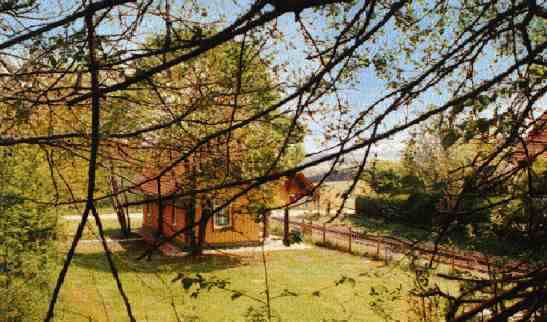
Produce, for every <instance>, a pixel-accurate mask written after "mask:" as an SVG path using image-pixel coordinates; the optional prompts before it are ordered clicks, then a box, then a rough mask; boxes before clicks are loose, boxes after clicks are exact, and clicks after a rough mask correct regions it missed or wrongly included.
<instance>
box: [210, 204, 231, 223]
mask: <svg viewBox="0 0 547 322" xmlns="http://www.w3.org/2000/svg"><path fill="white" fill-rule="evenodd" d="M216 205H217V203H216V202H215V203H213V209H215V208H217V206H216ZM221 211H222V216H224V217H225V218H227V220H228V223H227V224H225V225H218V224H217V220H218V218H219V214H221V212H216V213H215V214H214V215H213V229H214V230H223V229H230V228H232V226H233V220H232V205H228V206H226V207H224V208H223V209H222V210H221Z"/></svg>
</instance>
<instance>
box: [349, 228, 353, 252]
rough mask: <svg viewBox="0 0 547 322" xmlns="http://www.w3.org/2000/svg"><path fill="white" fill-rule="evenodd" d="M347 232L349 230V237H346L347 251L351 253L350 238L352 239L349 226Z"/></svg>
mask: <svg viewBox="0 0 547 322" xmlns="http://www.w3.org/2000/svg"><path fill="white" fill-rule="evenodd" d="M348 232H349V237H348V251H349V252H350V253H351V239H352V236H351V226H348Z"/></svg>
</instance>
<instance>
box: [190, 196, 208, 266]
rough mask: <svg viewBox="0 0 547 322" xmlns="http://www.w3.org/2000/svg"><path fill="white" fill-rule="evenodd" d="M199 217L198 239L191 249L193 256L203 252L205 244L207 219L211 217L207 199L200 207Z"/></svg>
mask: <svg viewBox="0 0 547 322" xmlns="http://www.w3.org/2000/svg"><path fill="white" fill-rule="evenodd" d="M201 209H202V210H201V219H200V222H199V231H198V241H197V245H196V247H195V248H194V249H193V251H192V254H193V255H195V256H198V255H201V254H202V253H203V246H204V245H205V240H206V238H205V237H206V236H207V224H208V223H209V220H211V217H213V214H212V210H213V207H212V204H211V202H210V201H209V200H207V201H206V203H205V204H204V205H202V208H201Z"/></svg>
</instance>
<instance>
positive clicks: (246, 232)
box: [138, 167, 313, 248]
mask: <svg viewBox="0 0 547 322" xmlns="http://www.w3.org/2000/svg"><path fill="white" fill-rule="evenodd" d="M186 171H189V169H188V167H176V168H175V169H174V170H173V171H170V172H168V173H166V174H164V175H163V176H162V177H161V180H157V179H153V178H155V177H156V176H157V173H158V171H150V170H148V171H145V173H144V174H143V175H142V176H141V177H140V178H139V179H138V180H139V181H140V182H145V181H147V182H146V183H144V184H142V185H141V186H140V188H139V189H140V192H141V193H142V194H143V195H144V196H145V198H147V199H150V200H151V201H150V202H147V203H145V204H144V206H143V224H142V228H141V231H140V234H141V235H142V236H143V238H144V239H145V240H146V241H148V242H153V241H155V240H156V239H157V237H158V236H160V235H163V236H167V237H169V236H172V235H173V234H174V233H175V232H176V231H179V230H181V229H183V228H184V227H186V226H187V225H189V224H190V223H191V222H192V219H191V214H192V213H193V214H194V221H193V222H194V223H196V222H199V221H200V219H201V218H202V216H203V215H204V214H206V213H207V212H211V211H212V209H215V208H218V207H219V206H220V205H222V204H223V203H224V202H225V200H223V199H222V196H221V194H218V193H217V196H216V197H214V196H213V197H211V196H200V197H197V198H193V200H194V201H192V198H189V197H179V198H172V197H170V196H171V195H173V194H174V193H176V192H178V191H181V188H182V187H184V186H188V184H189V183H188V175H187V173H186ZM151 179H153V180H151ZM280 186H281V187H282V188H281V191H280V192H279V194H280V196H279V197H280V198H278V199H280V200H282V201H284V202H285V203H289V202H295V201H297V200H299V199H304V198H306V197H307V196H308V195H313V193H312V190H313V189H312V188H313V184H312V183H311V181H309V180H308V179H307V178H306V177H305V176H304V175H303V174H301V173H298V174H296V175H295V176H293V177H291V178H288V179H285V182H284V183H283V184H282V185H280ZM192 203H194V206H192ZM251 203H252V201H251V200H250V199H249V198H248V197H240V198H239V199H237V200H235V201H234V202H232V204H230V206H229V207H226V208H224V209H222V210H221V211H219V212H217V213H215V214H214V215H213V216H212V217H211V218H210V219H209V220H208V221H207V224H206V225H205V226H204V227H202V231H203V236H200V227H198V226H196V227H194V229H193V233H192V232H190V231H189V232H187V233H184V234H180V235H178V236H177V237H175V238H174V241H175V243H176V244H177V245H179V246H182V247H183V248H184V247H190V246H191V245H195V243H197V244H198V245H200V244H201V246H203V247H227V246H240V245H258V244H259V243H261V242H262V240H263V238H264V237H267V236H268V229H267V222H268V221H267V217H264V218H263V219H264V220H260V218H261V217H260V216H259V214H256V213H252V212H251V211H250V209H253V208H252V204H251ZM160 209H161V211H160ZM190 209H195V211H191V210H190ZM192 240H194V244H193V242H192ZM200 240H201V241H202V242H201V243H200V242H199V241H200Z"/></svg>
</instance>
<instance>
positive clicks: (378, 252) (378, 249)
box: [376, 239, 380, 260]
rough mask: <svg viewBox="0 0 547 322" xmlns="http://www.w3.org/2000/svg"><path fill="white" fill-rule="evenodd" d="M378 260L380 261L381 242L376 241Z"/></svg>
mask: <svg viewBox="0 0 547 322" xmlns="http://www.w3.org/2000/svg"><path fill="white" fill-rule="evenodd" d="M376 258H378V260H379V259H380V240H379V239H377V240H376Z"/></svg>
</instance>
